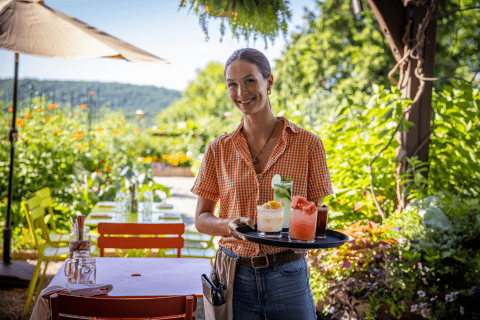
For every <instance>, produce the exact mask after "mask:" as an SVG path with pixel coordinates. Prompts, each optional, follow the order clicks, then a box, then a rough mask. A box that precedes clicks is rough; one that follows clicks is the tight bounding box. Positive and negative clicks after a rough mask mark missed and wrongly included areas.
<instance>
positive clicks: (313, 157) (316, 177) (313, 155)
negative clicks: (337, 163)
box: [307, 139, 333, 199]
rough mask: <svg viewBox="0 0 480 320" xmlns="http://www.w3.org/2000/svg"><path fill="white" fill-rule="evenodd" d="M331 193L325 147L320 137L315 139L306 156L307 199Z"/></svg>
mask: <svg viewBox="0 0 480 320" xmlns="http://www.w3.org/2000/svg"><path fill="white" fill-rule="evenodd" d="M330 194H333V189H332V182H331V181H330V173H329V172H328V167H327V156H326V154H325V148H324V147H323V143H322V141H321V140H320V139H318V140H317V139H316V141H315V146H314V147H313V148H312V151H311V152H310V155H309V157H308V184H307V199H313V198H317V197H326V196H328V195H330Z"/></svg>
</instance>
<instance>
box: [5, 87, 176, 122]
mask: <svg viewBox="0 0 480 320" xmlns="http://www.w3.org/2000/svg"><path fill="white" fill-rule="evenodd" d="M89 91H93V92H94V93H95V94H94V95H93V96H89V95H88V92H89ZM2 92H3V94H2V95H0V99H2V100H3V101H4V102H6V103H10V102H11V101H12V95H13V94H12V92H13V81H12V79H0V94H1V93H2ZM31 94H32V95H33V97H35V96H40V95H41V94H43V95H44V97H45V99H46V100H45V103H68V104H69V103H70V102H71V98H72V94H73V103H74V105H78V104H82V103H87V102H88V99H89V98H90V97H93V103H94V104H95V105H96V106H102V105H106V104H108V105H109V106H110V108H112V109H123V110H124V111H125V112H126V113H128V114H131V113H134V112H135V111H136V110H138V109H141V110H143V111H145V113H146V114H149V115H154V114H156V113H157V112H160V111H161V110H162V109H164V108H166V107H168V106H169V105H170V103H172V102H173V101H175V100H176V99H178V98H180V97H181V96H182V94H181V92H180V91H177V90H170V89H165V88H159V87H155V86H137V85H132V84H123V83H105V82H83V81H50V80H42V81H40V80H35V79H23V80H20V81H19V85H18V98H19V101H25V102H28V101H29V99H30V95H31ZM22 105H23V104H20V108H21V107H22Z"/></svg>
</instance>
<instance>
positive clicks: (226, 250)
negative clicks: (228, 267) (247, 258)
mask: <svg viewBox="0 0 480 320" xmlns="http://www.w3.org/2000/svg"><path fill="white" fill-rule="evenodd" d="M220 248H221V249H222V251H223V252H225V253H226V254H228V255H229V256H230V257H232V258H234V259H237V260H238V259H239V258H242V256H239V255H238V254H236V253H233V252H232V251H230V250H228V249H225V248H224V247H222V246H220Z"/></svg>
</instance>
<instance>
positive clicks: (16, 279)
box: [0, 52, 34, 287]
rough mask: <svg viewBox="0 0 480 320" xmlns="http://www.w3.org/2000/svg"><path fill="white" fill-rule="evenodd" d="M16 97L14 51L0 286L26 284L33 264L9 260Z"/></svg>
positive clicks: (16, 64)
mask: <svg viewBox="0 0 480 320" xmlns="http://www.w3.org/2000/svg"><path fill="white" fill-rule="evenodd" d="M17 97H18V53H16V52H15V78H14V80H13V108H12V109H13V110H12V127H11V128H10V135H9V140H10V143H11V147H10V176H9V180H8V203H7V221H6V223H5V227H4V228H3V261H2V263H1V264H0V286H2V287H3V285H4V284H8V285H10V286H12V285H20V286H28V283H29V282H30V279H31V278H32V274H33V271H34V266H32V265H30V264H28V263H25V262H17V261H15V262H12V261H11V256H10V253H11V250H10V249H11V243H12V227H11V215H12V200H13V164H14V160H15V158H14V157H15V142H16V140H17V128H16V127H15V122H16V116H17Z"/></svg>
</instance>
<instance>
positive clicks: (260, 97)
mask: <svg viewBox="0 0 480 320" xmlns="http://www.w3.org/2000/svg"><path fill="white" fill-rule="evenodd" d="M225 78H226V81H227V88H228V96H229V97H230V100H231V101H232V103H233V104H234V105H235V106H236V107H237V108H238V109H239V110H240V111H241V112H242V113H243V114H244V115H251V114H255V113H257V112H259V111H261V110H262V109H263V108H266V107H268V94H267V91H268V90H269V89H271V87H272V84H273V76H272V75H270V76H269V77H268V79H264V78H263V76H262V74H261V73H260V70H258V67H257V66H256V65H254V64H252V63H249V62H247V61H244V60H237V61H235V62H233V63H231V64H230V65H229V66H228V68H227V71H226V72H225Z"/></svg>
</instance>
